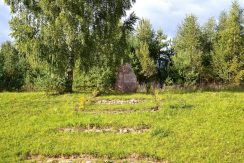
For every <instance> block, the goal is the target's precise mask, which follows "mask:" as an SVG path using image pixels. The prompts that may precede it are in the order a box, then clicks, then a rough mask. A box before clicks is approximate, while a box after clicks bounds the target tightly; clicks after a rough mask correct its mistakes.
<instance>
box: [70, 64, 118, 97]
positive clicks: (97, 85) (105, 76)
mask: <svg viewBox="0 0 244 163" xmlns="http://www.w3.org/2000/svg"><path fill="white" fill-rule="evenodd" d="M115 76H116V75H115V72H114V71H113V70H111V69H110V68H109V67H93V68H91V70H90V71H88V72H79V71H78V70H77V71H76V72H75V77H76V78H75V79H74V89H75V90H77V91H84V90H86V91H96V92H97V93H98V94H99V93H100V92H106V91H110V90H112V88H113V86H114V83H115Z"/></svg>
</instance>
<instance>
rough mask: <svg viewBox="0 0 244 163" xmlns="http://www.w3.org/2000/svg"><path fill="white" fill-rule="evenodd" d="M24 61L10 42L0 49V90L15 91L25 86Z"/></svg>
mask: <svg viewBox="0 0 244 163" xmlns="http://www.w3.org/2000/svg"><path fill="white" fill-rule="evenodd" d="M25 71H26V60H25V57H24V56H23V55H21V54H20V53H19V52H18V51H17V50H16V49H15V48H14V46H13V45H12V44H11V43H10V42H6V43H4V44H2V46H1V49H0V80H1V81H0V90H6V91H14V90H15V91H16V90H20V89H21V87H22V86H23V85H24V84H25V75H26V74H25Z"/></svg>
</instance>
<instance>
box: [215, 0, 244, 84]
mask: <svg viewBox="0 0 244 163" xmlns="http://www.w3.org/2000/svg"><path fill="white" fill-rule="evenodd" d="M221 20H222V21H220V24H219V30H218V39H217V40H216V41H215V43H214V54H213V67H214V72H215V73H216V75H217V76H218V77H219V78H220V80H222V81H223V82H225V83H228V84H234V85H239V84H240V83H241V80H242V78H243V77H242V70H243V60H242V58H243V57H242V55H243V53H242V49H243V45H244V40H243V38H242V36H241V24H240V20H241V9H240V6H239V4H238V3H237V2H233V4H232V8H231V10H230V12H229V14H228V15H227V16H225V15H224V16H222V18H221Z"/></svg>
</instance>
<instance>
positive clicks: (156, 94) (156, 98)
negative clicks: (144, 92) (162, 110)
mask: <svg viewBox="0 0 244 163" xmlns="http://www.w3.org/2000/svg"><path fill="white" fill-rule="evenodd" d="M159 93H160V91H159V90H158V89H154V90H153V99H154V101H155V103H156V107H157V108H159V107H160V105H161V99H160V96H159Z"/></svg>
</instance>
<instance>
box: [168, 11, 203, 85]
mask: <svg viewBox="0 0 244 163" xmlns="http://www.w3.org/2000/svg"><path fill="white" fill-rule="evenodd" d="M174 50H175V53H176V54H175V56H174V57H173V61H174V65H175V68H176V70H177V71H178V72H179V74H180V76H181V78H182V80H183V82H184V81H185V82H186V83H187V84H193V83H195V82H196V81H197V80H198V79H199V74H200V72H201V71H202V70H201V56H202V53H203V52H202V46H201V30H200V27H199V25H198V23H197V18H196V17H195V16H193V15H190V16H187V17H186V18H185V20H184V22H183V24H182V25H181V26H180V27H179V29H178V32H177V36H176V39H175V41H174Z"/></svg>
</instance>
